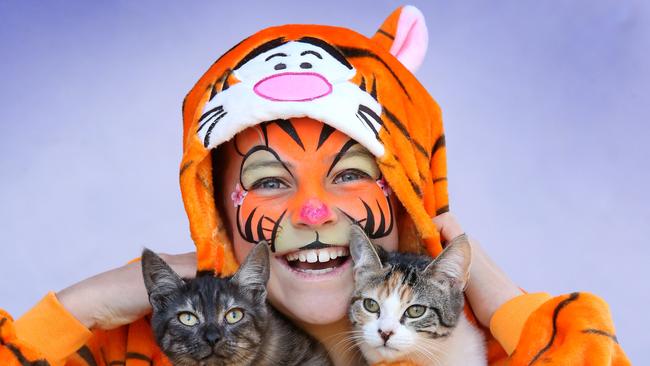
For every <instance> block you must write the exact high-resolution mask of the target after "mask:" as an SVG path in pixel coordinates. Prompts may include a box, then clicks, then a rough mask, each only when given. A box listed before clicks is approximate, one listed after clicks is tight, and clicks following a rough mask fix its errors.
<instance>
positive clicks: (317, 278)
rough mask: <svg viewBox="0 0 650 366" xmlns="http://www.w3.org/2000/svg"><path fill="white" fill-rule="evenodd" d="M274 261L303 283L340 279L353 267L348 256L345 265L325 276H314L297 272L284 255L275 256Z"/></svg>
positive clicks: (350, 257) (324, 274)
mask: <svg viewBox="0 0 650 366" xmlns="http://www.w3.org/2000/svg"><path fill="white" fill-rule="evenodd" d="M273 259H274V260H275V261H277V262H279V263H280V265H281V266H282V267H283V268H285V269H286V270H287V271H288V272H289V273H291V274H292V275H293V276H295V277H298V278H300V279H301V280H303V281H311V282H320V281H328V280H331V279H333V278H337V277H340V276H341V274H342V273H343V272H345V271H346V270H348V269H349V268H351V267H352V256H348V257H347V259H346V260H345V262H343V264H341V265H340V266H338V267H336V268H334V269H333V270H332V271H330V272H327V273H323V274H313V273H307V272H303V271H297V270H295V269H294V268H292V267H291V266H290V265H289V262H287V260H286V259H285V256H284V255H276V256H273Z"/></svg>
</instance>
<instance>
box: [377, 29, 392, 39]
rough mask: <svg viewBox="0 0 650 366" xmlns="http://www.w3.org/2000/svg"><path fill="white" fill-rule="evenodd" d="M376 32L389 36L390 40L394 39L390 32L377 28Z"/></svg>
mask: <svg viewBox="0 0 650 366" xmlns="http://www.w3.org/2000/svg"><path fill="white" fill-rule="evenodd" d="M377 33H379V34H382V35H384V36H386V37H388V38H390V39H391V40H395V36H394V35H392V34H390V33H388V32H386V31H385V30H383V29H379V30H377Z"/></svg>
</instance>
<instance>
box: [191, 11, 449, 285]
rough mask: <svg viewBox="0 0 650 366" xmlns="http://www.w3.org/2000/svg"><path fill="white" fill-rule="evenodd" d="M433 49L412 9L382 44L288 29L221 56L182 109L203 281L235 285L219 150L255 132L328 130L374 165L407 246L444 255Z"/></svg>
mask: <svg viewBox="0 0 650 366" xmlns="http://www.w3.org/2000/svg"><path fill="white" fill-rule="evenodd" d="M426 48H427V29H426V26H425V24H424V17H423V15H422V13H421V12H420V11H419V10H418V9H416V8H414V7H412V6H405V7H401V8H399V9H397V10H395V11H394V12H393V13H392V14H391V15H390V16H389V17H388V18H387V19H386V20H385V21H384V23H383V24H382V25H381V27H380V29H379V30H378V31H377V33H376V34H375V35H374V36H373V37H372V38H367V37H365V36H363V35H361V34H358V33H356V32H354V31H351V30H348V29H344V28H338V27H331V26H322V25H285V26H279V27H272V28H268V29H265V30H262V31H260V32H258V33H256V34H254V35H252V36H250V37H248V38H246V39H245V40H243V41H242V42H240V43H239V44H237V45H236V46H234V47H233V48H231V49H230V50H229V51H228V52H226V53H225V54H224V55H223V56H221V57H220V58H219V59H218V60H217V61H216V62H215V63H214V64H213V65H212V66H211V67H210V68H209V69H208V71H207V72H206V73H205V74H204V75H203V76H202V77H201V79H199V81H198V82H197V83H196V85H195V86H194V87H193V88H192V90H191V91H190V92H189V94H188V95H187V97H186V98H185V101H184V103H183V126H184V133H183V139H184V143H183V151H184V154H183V160H182V162H181V170H180V180H181V191H182V194H183V201H184V204H185V209H186V211H187V214H188V217H189V221H190V230H191V233H192V238H193V240H194V242H195V244H196V246H197V257H198V268H199V270H211V271H216V272H217V273H222V274H228V273H232V272H233V271H234V270H235V269H236V267H237V262H236V260H235V259H234V255H233V251H232V247H231V244H230V242H229V239H228V236H227V234H226V231H225V230H226V229H225V226H224V224H223V221H222V218H221V217H220V216H219V214H218V212H217V210H216V208H215V203H214V187H213V186H212V185H213V180H212V162H211V155H210V153H209V152H210V150H211V149H213V148H215V147H217V146H219V145H220V144H222V143H224V142H226V141H228V140H230V139H231V138H232V137H233V136H234V135H236V134H237V133H238V132H240V131H242V130H244V129H246V128H248V127H250V126H254V125H256V124H259V123H261V122H265V121H272V120H278V119H289V118H298V117H309V118H312V119H315V120H319V121H321V122H323V123H326V124H328V125H330V126H331V127H334V128H336V129H338V130H340V131H341V132H343V133H345V134H347V135H348V136H350V137H351V138H353V139H354V140H356V141H357V142H359V143H360V144H362V145H363V146H364V147H366V148H367V149H368V150H369V151H370V152H371V153H372V154H373V155H375V156H376V158H377V163H378V165H379V168H380V169H381V171H382V174H383V176H384V177H385V179H386V181H387V182H388V184H389V185H390V186H391V188H392V190H393V191H394V192H395V194H396V195H397V198H398V199H399V201H400V203H401V204H402V206H403V207H404V208H405V212H406V214H405V215H404V217H401V218H398V220H399V221H400V228H405V229H403V230H402V229H400V236H401V238H400V243H402V242H404V243H407V242H411V243H417V242H419V241H418V240H417V239H416V238H415V236H417V237H420V238H421V239H422V241H423V242H424V244H425V245H426V246H427V248H428V250H429V251H430V252H431V253H432V254H437V253H438V252H439V251H440V250H441V247H440V241H439V237H438V234H437V232H436V230H435V227H434V225H433V223H432V221H431V217H433V216H435V215H436V214H439V213H441V212H445V211H447V210H448V199H447V183H446V158H445V147H444V135H443V129H442V120H441V116H440V109H439V107H438V105H437V104H436V102H435V101H434V100H433V99H432V98H431V96H429V94H428V93H427V91H426V90H425V89H424V88H423V87H422V85H421V84H420V83H419V82H418V81H417V79H416V78H415V77H414V76H413V74H412V72H415V70H416V69H417V68H418V67H419V65H420V64H421V62H422V60H423V58H424V55H425V53H426ZM409 227H410V228H413V229H414V230H407V229H406V228H409ZM408 232H412V234H411V237H410V238H406V237H404V236H407V234H408ZM402 233H404V235H402ZM400 245H401V244H400Z"/></svg>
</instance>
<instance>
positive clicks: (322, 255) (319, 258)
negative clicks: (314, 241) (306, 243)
mask: <svg viewBox="0 0 650 366" xmlns="http://www.w3.org/2000/svg"><path fill="white" fill-rule="evenodd" d="M348 253H349V252H348V248H347V247H331V248H324V249H317V250H301V251H298V252H293V253H289V254H287V256H286V259H287V261H289V262H292V261H301V262H308V263H316V262H321V263H325V262H329V261H330V260H332V259H336V258H339V257H345V256H347V255H348Z"/></svg>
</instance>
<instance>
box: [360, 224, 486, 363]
mask: <svg viewBox="0 0 650 366" xmlns="http://www.w3.org/2000/svg"><path fill="white" fill-rule="evenodd" d="M350 254H351V255H352V259H353V260H354V281H355V289H354V293H353V296H352V304H351V306H350V311H349V317H350V320H351V322H352V325H353V328H354V331H353V337H354V338H355V339H357V340H359V342H358V343H359V348H360V349H361V351H362V353H363V355H364V357H365V358H366V359H367V360H368V362H370V363H376V362H379V361H397V360H409V361H411V362H413V363H415V364H418V365H468V366H473V365H486V359H485V345H484V339H483V336H482V334H481V333H480V331H479V330H478V329H476V328H475V327H474V326H472V325H471V324H470V323H469V321H468V320H467V319H466V318H465V315H464V314H463V300H464V297H463V289H464V287H465V284H466V282H467V280H468V276H469V265H470V260H471V247H470V245H469V242H468V241H467V237H466V236H465V235H463V236H461V237H459V238H457V239H455V240H453V241H452V242H451V243H450V244H449V245H448V246H447V248H446V249H445V250H444V251H443V252H442V253H441V254H440V255H439V256H438V257H437V258H436V259H432V258H431V257H428V256H424V255H416V254H408V253H396V252H390V253H389V252H386V251H384V250H383V249H382V248H381V247H378V246H374V245H373V244H372V243H371V242H370V240H369V239H368V237H367V236H366V235H365V233H364V232H363V230H362V229H361V228H359V227H356V226H355V227H354V228H353V229H352V230H351V237H350Z"/></svg>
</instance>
